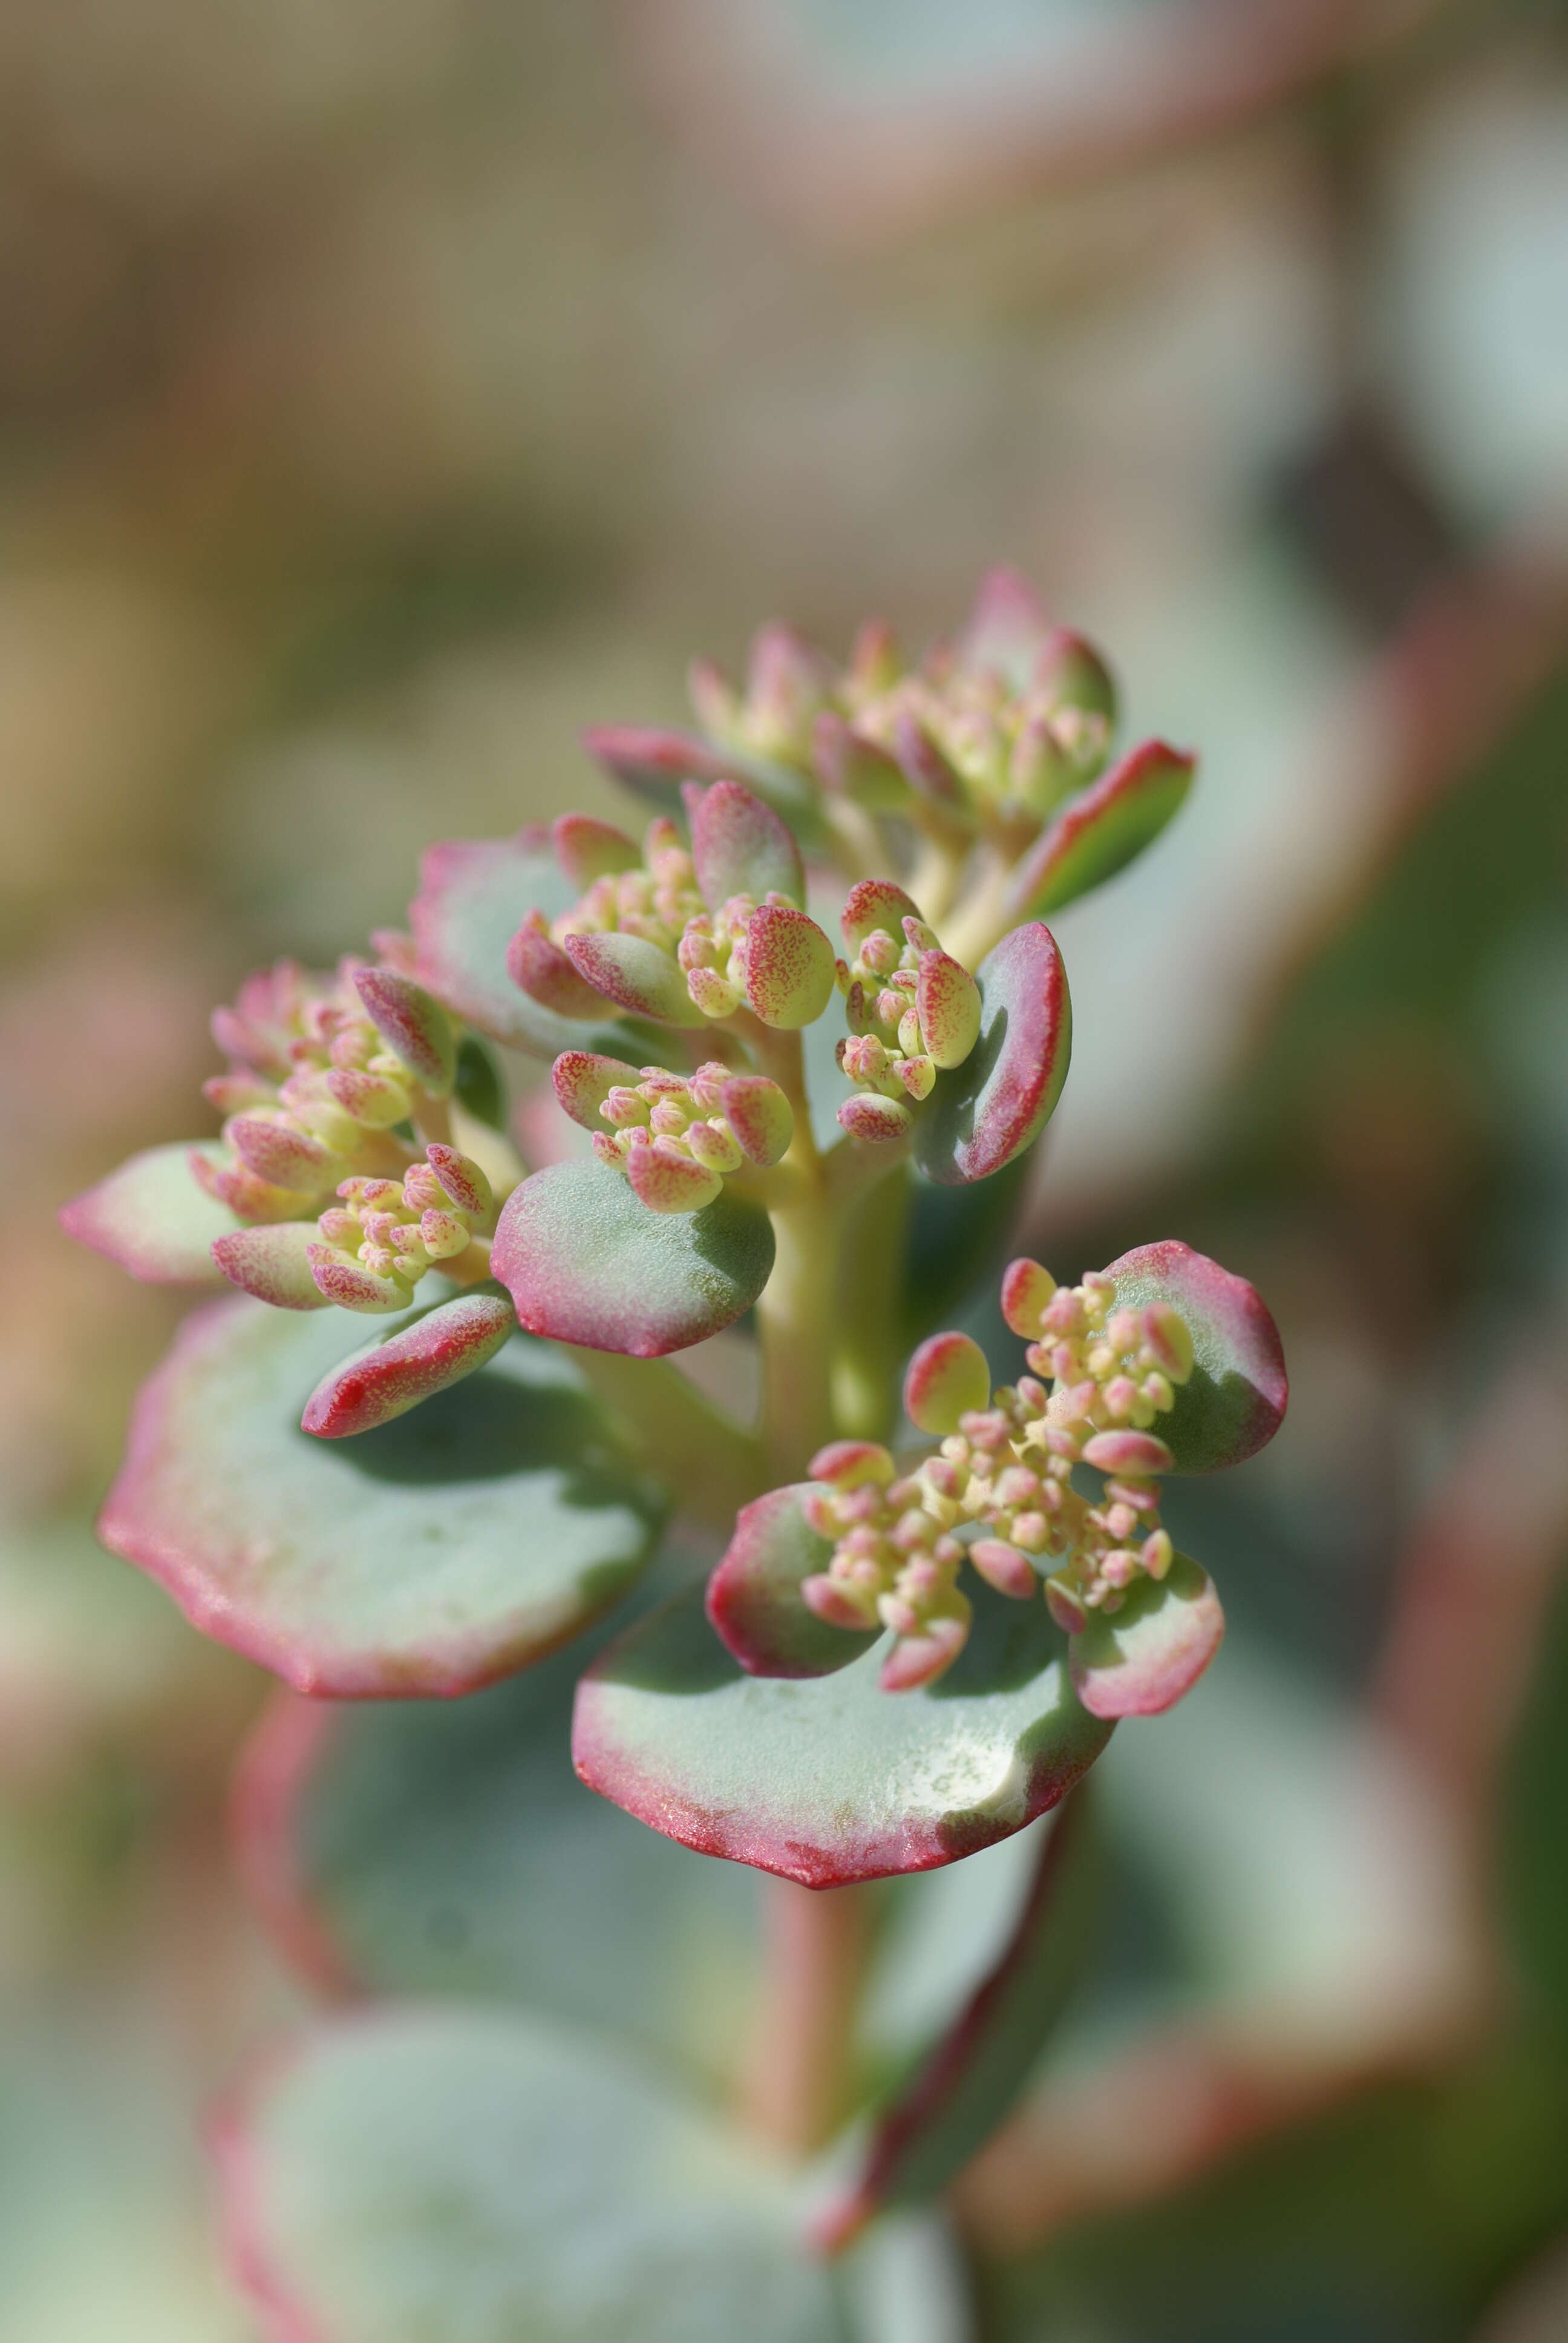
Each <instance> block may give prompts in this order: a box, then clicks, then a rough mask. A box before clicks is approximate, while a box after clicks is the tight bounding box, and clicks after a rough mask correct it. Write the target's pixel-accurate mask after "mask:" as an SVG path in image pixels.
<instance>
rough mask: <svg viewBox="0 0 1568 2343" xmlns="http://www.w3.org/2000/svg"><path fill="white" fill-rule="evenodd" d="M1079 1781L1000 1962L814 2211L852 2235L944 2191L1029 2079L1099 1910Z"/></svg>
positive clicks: (837, 2231) (1054, 1822)
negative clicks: (856, 2161)
mask: <svg viewBox="0 0 1568 2343" xmlns="http://www.w3.org/2000/svg"><path fill="white" fill-rule="evenodd" d="M1090 1795H1091V1793H1090V1792H1089V1790H1088V1789H1087V1788H1084V1789H1081V1790H1080V1791H1078V1792H1077V1793H1076V1795H1074V1796H1072V1797H1071V1798H1070V1799H1068V1800H1067V1801H1066V1802H1065V1803H1064V1804H1063V1805H1062V1806H1061V1807H1060V1809H1059V1811H1058V1813H1057V1814H1056V1815H1054V1816H1053V1817H1052V1818H1051V1819H1050V1820H1049V1821H1044V1822H1039V1823H1036V1824H1035V1825H1034V1832H1033V1835H1034V1836H1035V1838H1036V1839H1038V1840H1039V1842H1040V1844H1039V1846H1038V1848H1037V1849H1036V1852H1035V1869H1034V1875H1033V1877H1032V1879H1031V1881H1030V1887H1029V1892H1028V1894H1027V1896H1025V1898H1024V1902H1023V1908H1022V1909H1021V1911H1020V1914H1019V1916H1018V1918H1017V1921H1016V1922H1015V1924H1014V1926H1013V1929H1012V1933H1011V1935H1010V1936H1009V1938H1008V1941H1007V1943H1006V1945H1005V1946H1003V1948H1002V1950H1001V1952H1000V1956H998V1958H997V1960H996V1962H995V1963H994V1965H993V1966H992V1967H991V1968H990V1970H989V1971H988V1972H987V1974H986V1976H984V1978H983V1979H982V1980H981V1982H980V1984H979V1985H978V1986H976V1988H975V1990H974V1991H973V1993H972V1994H971V1995H970V1997H969V1999H968V2000H967V2001H966V2002H965V2004H964V2006H963V2007H962V2009H961V2010H960V2012H959V2014H958V2016H956V2017H955V2018H954V2020H953V2022H952V2024H951V2025H950V2026H948V2027H947V2028H946V2029H945V2031H944V2032H943V2033H942V2034H941V2035H940V2037H939V2038H938V2040H937V2041H936V2042H934V2043H933V2044H932V2046H931V2047H930V2050H929V2051H928V2052H927V2054H926V2056H924V2057H923V2058H922V2059H921V2060H920V2063H919V2064H918V2065H917V2066H916V2067H915V2069H914V2071H913V2073H912V2074H911V2075H910V2077H908V2078H907V2079H906V2080H905V2081H904V2082H903V2083H902V2084H901V2085H900V2088H899V2089H898V2091H897V2092H896V2093H895V2094H894V2096H893V2097H892V2099H891V2100H890V2104H889V2105H888V2106H887V2107H885V2108H883V2110H882V2111H881V2113H880V2114H879V2116H878V2117H877V2119H876V2122H875V2124H874V2126H873V2128H872V2133H871V2138H870V2143H869V2147H868V2148H867V2151H866V2155H865V2159H864V2162H863V2164H862V2166H861V2168H860V2172H859V2177H858V2179H857V2180H856V2182H855V2183H854V2185H853V2186H852V2187H851V2188H850V2189H849V2191H848V2192H847V2194H846V2195H844V2196H843V2197H840V2198H839V2200H838V2202H837V2203H836V2204H834V2205H832V2206H831V2207H829V2210H828V2212H827V2214H826V2215H825V2216H824V2217H821V2218H819V2220H818V2221H816V2222H814V2223H813V2225H812V2227H813V2234H814V2237H815V2238H816V2241H817V2243H818V2244H819V2245H820V2246H823V2247H826V2248H828V2249H829V2251H836V2250H838V2249H839V2248H840V2247H843V2246H845V2245H847V2244H849V2241H850V2240H851V2238H853V2237H855V2236H856V2235H857V2234H858V2233H859V2230H860V2229H861V2228H862V2227H864V2225H865V2223H866V2222H867V2221H869V2219H870V2218H871V2217H872V2216H873V2215H874V2214H875V2213H877V2212H878V2211H879V2209H880V2208H881V2207H883V2206H884V2205H908V2204H920V2203H923V2202H926V2201H929V2199H930V2198H931V2197H936V2196H939V2195H940V2192H941V2191H942V2190H943V2189H944V2188H945V2187H947V2186H948V2184H949V2182H950V2181H951V2180H952V2179H954V2178H955V2177H957V2175H958V2174H959V2172H960V2170H961V2169H962V2167H964V2165H965V2164H967V2163H968V2161H969V2159H970V2157H971V2156H972V2155H973V2154H974V2152H975V2150H976V2149H977V2148H979V2147H982V2146H983V2145H984V2143H985V2141H986V2140H988V2139H989V2138H990V2136H991V2134H992V2133H993V2132H994V2131H995V2129H996V2127H997V2126H998V2125H999V2124H1000V2122H1001V2120H1002V2118H1003V2117H1005V2116H1006V2115H1007V2114H1008V2112H1009V2110H1010V2108H1011V2107H1013V2106H1014V2105H1015V2103H1016V2102H1017V2100H1018V2099H1019V2097H1020V2095H1021V2094H1022V2092H1023V2090H1024V2088H1025V2087H1026V2085H1027V2084H1028V2083H1029V2081H1030V2077H1031V2074H1032V2071H1033V2068H1034V2066H1035V2064H1036V2062H1037V2061H1038V2059H1039V2056H1040V2051H1041V2050H1042V2049H1043V2048H1044V2046H1045V2044H1046V2043H1047V2042H1048V2041H1049V2040H1050V2036H1051V2035H1052V2033H1053V2032H1054V2031H1055V2028H1056V2025H1057V2021H1058V2020H1059V2018H1060V2016H1061V2014H1062V2011H1063V2009H1064V2008H1065V2007H1066V2006H1067V2002H1068V1999H1069V1997H1070V1994H1071V1992H1072V1988H1073V1986H1074V1985H1075V1984H1076V1983H1077V1981H1078V1979H1079V1976H1080V1974H1081V1966H1082V1962H1083V1956H1084V1954H1085V1951H1086V1949H1087V1947H1088V1946H1089V1943H1090V1941H1091V1936H1092V1932H1093V1928H1094V1926H1095V1922H1096V1920H1097V1919H1098V1916H1099V1910H1100V1902H1101V1897H1100V1893H1099V1891H1100V1886H1101V1865H1100V1862H1099V1860H1098V1850H1097V1848H1096V1846H1095V1845H1094V1834H1093V1831H1092V1828H1091V1821H1090V1814H1089V1806H1088V1801H1089V1798H1090Z"/></svg>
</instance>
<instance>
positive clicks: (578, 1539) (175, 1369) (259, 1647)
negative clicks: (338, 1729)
mask: <svg viewBox="0 0 1568 2343" xmlns="http://www.w3.org/2000/svg"><path fill="white" fill-rule="evenodd" d="M394 1331H396V1330H394ZM363 1334H364V1330H363V1327H362V1325H361V1324H360V1323H359V1322H357V1321H356V1320H355V1319H353V1318H349V1317H346V1316H344V1315H343V1313H342V1312H338V1311H336V1310H325V1311H322V1312H319V1313H318V1314H317V1315H313V1316H301V1315H298V1314H297V1313H295V1312H282V1311H276V1310H270V1309H268V1308H267V1306H266V1303H264V1302H251V1301H248V1300H244V1299H241V1300H236V1301H233V1302H220V1303H217V1304H216V1305H215V1306H213V1307H212V1308H210V1309H206V1310H202V1311H200V1312H197V1313H196V1315H195V1316H194V1317H193V1318H190V1319H187V1321H186V1324H185V1325H184V1327H183V1328H182V1329H181V1331H180V1334H179V1337H178V1340H177V1341H176V1344H175V1347H174V1349H173V1351H172V1352H171V1353H170V1355H169V1357H168V1358H167V1359H166V1361H165V1363H164V1364H163V1365H162V1366H161V1367H160V1368H159V1369H158V1371H157V1373H156V1374H155V1375H154V1376H153V1377H152V1379H151V1381H150V1382H149V1383H147V1384H146V1386H145V1387H144V1389H143V1391H142V1393H141V1397H140V1398H139V1400H138V1401H137V1403H136V1417H135V1421H134V1423H133V1427H132V1433H131V1443H130V1450H129V1453H128V1455H127V1457H126V1463H125V1464H124V1466H123V1467H122V1469H121V1472H120V1475H119V1478H118V1479H117V1480H116V1483H115V1486H114V1488H113V1489H112V1490H111V1491H110V1493H109V1496H108V1499H107V1502H106V1505H105V1507H104V1512H103V1516H102V1519H101V1520H100V1523H99V1534H100V1536H101V1537H102V1538H103V1540H104V1543H105V1544H106V1545H107V1546H109V1547H111V1548H112V1549H113V1551H114V1552H115V1553H116V1554H124V1555H125V1557H126V1560H127V1561H130V1562H135V1563H137V1564H140V1566H141V1567H142V1568H143V1569H145V1570H146V1571H148V1572H149V1573H150V1574H151V1575H152V1576H153V1577H155V1578H156V1579H157V1580H159V1582H160V1583H161V1584H163V1585H164V1586H166V1588H167V1589H168V1591H169V1593H170V1594H172V1595H173V1596H174V1597H175V1600H176V1602H177V1603H178V1604H180V1607H181V1608H182V1610H184V1611H185V1612H186V1614H187V1616H188V1617H189V1618H191V1619H192V1620H193V1621H194V1622H195V1624H196V1625H197V1626H198V1627H200V1628H202V1629H203V1630H204V1631H205V1632H206V1634H211V1635H213V1636H215V1637H216V1639H217V1641H218V1642H220V1643H226V1644H233V1645H234V1646H235V1647H236V1649H237V1650H239V1651H242V1652H245V1653H246V1654H248V1655H249V1656H250V1657H251V1658H253V1659H256V1660H259V1661H260V1662H261V1663H262V1664H263V1665H264V1666H266V1667H269V1668H272V1669H273V1670H274V1671H275V1672H276V1674H279V1675H281V1676H283V1677H285V1678H286V1681H287V1682H288V1683H290V1684H293V1685H294V1686H295V1687H296V1688H297V1690H298V1691H301V1692H309V1693H318V1694H331V1695H333V1696H335V1697H337V1698H340V1699H352V1698H356V1697H358V1696H361V1695H376V1694H383V1695H384V1694H403V1695H405V1696H423V1695H426V1694H433V1693H454V1692H464V1691H467V1690H470V1689H471V1688H472V1687H473V1686H474V1685H476V1684H486V1683H488V1682H489V1681H490V1680H491V1679H492V1678H494V1677H496V1676H499V1675H505V1674H508V1673H509V1671H511V1670H512V1669H514V1668H520V1667H526V1666H527V1665H528V1663H529V1662H530V1661H532V1660H535V1659H537V1658H538V1657H539V1656H540V1655H541V1654H543V1653H545V1652H547V1651H549V1650H551V1649H553V1648H554V1646H555V1645H556V1644H559V1643H562V1642H564V1641H565V1640H566V1639H567V1638H568V1636H570V1635H573V1634H576V1633H577V1632H578V1629H579V1628H581V1627H582V1626H584V1625H586V1624H588V1621H589V1620H591V1619H593V1618H595V1617H596V1616H597V1615H598V1614H599V1613H600V1612H601V1611H603V1610H605V1609H606V1608H608V1605H609V1604H611V1603H613V1602H614V1601H615V1600H616V1599H617V1597H618V1595H619V1594H622V1593H623V1592H624V1591H625V1589H626V1588H627V1587H628V1585H629V1584H631V1582H632V1581H633V1580H634V1579H635V1577H636V1576H637V1574H638V1572H639V1571H640V1569H641V1568H642V1566H643V1564H644V1563H645V1562H646V1560H647V1559H648V1554H649V1552H650V1550H651V1547H652V1544H653V1541H654V1537H655V1534H656V1531H657V1527H658V1515H659V1511H660V1507H659V1503H658V1499H657V1497H656V1495H655V1493H654V1491H653V1488H652V1485H651V1484H650V1483H648V1481H647V1480H646V1479H644V1478H642V1477H640V1476H638V1475H635V1474H633V1473H631V1472H630V1471H629V1470H628V1467H627V1466H626V1463H625V1462H624V1459H623V1457H622V1455H621V1453H620V1452H619V1450H618V1446H617V1444H616V1443H615V1439H614V1435H613V1433H612V1432H611V1429H610V1425H609V1423H608V1418H607V1417H606V1416H605V1414H604V1413H603V1411H602V1410H601V1409H600V1407H599V1406H598V1403H596V1402H595V1401H594V1400H593V1398H592V1397H591V1396H590V1395H589V1393H588V1389H587V1386H586V1383H585V1382H584V1379H583V1376H582V1374H581V1373H580V1371H579V1370H578V1368H577V1367H576V1366H575V1365H574V1364H573V1363H572V1362H571V1361H570V1360H568V1359H566V1358H563V1357H562V1356H561V1354H560V1353H558V1351H555V1350H552V1349H550V1348H549V1347H548V1346H547V1345H545V1344H542V1343H538V1342H530V1341H528V1339H527V1338H526V1337H524V1336H522V1335H516V1336H514V1337H513V1339H512V1340H511V1341H510V1342H508V1344H507V1346H506V1348H505V1349H504V1350H502V1351H501V1352H500V1353H498V1356H497V1357H496V1358H495V1359H493V1360H492V1361H491V1363H490V1364H489V1365H488V1366H487V1367H485V1368H484V1369H482V1370H481V1372H480V1373H477V1374H476V1375H471V1376H469V1377H468V1379H467V1382H465V1383H460V1384H458V1385H457V1387H456V1388H454V1389H452V1390H450V1391H446V1392H442V1393H438V1394H437V1396H436V1397H435V1398H433V1399H429V1400H427V1401H426V1402H425V1403H424V1405H423V1406H421V1407H419V1408H417V1409H416V1410H415V1412H414V1413H412V1414H410V1415H406V1416H401V1417H399V1418H398V1419H397V1422H396V1423H387V1424H383V1425H381V1426H380V1427H379V1428H378V1429H377V1430H375V1431H371V1432H366V1433H361V1434H360V1435H359V1437H358V1438H357V1439H355V1440H344V1441H323V1440H316V1439H312V1438H311V1437H310V1435H309V1434H308V1433H305V1432H303V1431H302V1430H301V1429H300V1423H299V1416H300V1410H301V1409H302V1407H303V1406H304V1404H305V1403H306V1401H307V1399H308V1398H309V1396H310V1393H311V1392H312V1390H313V1389H314V1388H315V1386H316V1385H317V1383H320V1381H321V1380H322V1378H323V1376H324V1375H325V1374H326V1373H327V1372H328V1371H329V1370H330V1369H331V1368H332V1367H334V1366H336V1365H337V1364H338V1363H340V1362H341V1360H342V1359H343V1358H344V1357H345V1356H346V1355H347V1353H350V1352H352V1351H357V1349H358V1348H359V1346H360V1343H361V1342H362V1341H363Z"/></svg>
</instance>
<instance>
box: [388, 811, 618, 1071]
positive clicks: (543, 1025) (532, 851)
mask: <svg viewBox="0 0 1568 2343" xmlns="http://www.w3.org/2000/svg"><path fill="white" fill-rule="evenodd" d="M578 891H579V890H578V889H577V888H575V887H574V886H573V885H572V883H571V881H570V880H568V878H567V876H566V874H565V872H564V871H563V870H561V869H560V868H559V866H558V863H557V861H556V859H555V856H554V854H553V853H552V852H551V850H550V841H549V832H548V830H543V829H530V830H519V831H518V834H517V836H516V837H515V838H455V839H447V840H443V841H442V842H441V843H440V844H438V845H436V846H431V847H427V849H426V850H425V852H424V854H423V856H422V857H421V858H420V862H419V891H418V893H417V895H416V896H415V898H414V900H413V901H412V903H410V905H409V906H408V920H409V924H410V926H411V927H412V929H413V930H414V941H415V950H416V957H415V966H414V971H413V972H414V974H415V975H417V978H418V980H419V981H420V983H421V984H425V985H428V987H429V989H430V990H431V991H432V992H433V993H434V994H435V995H436V997H437V1000H439V1001H443V1002H445V1004H446V1006H447V1008H448V1009H451V1010H453V1011H456V1013H457V1016H459V1017H461V1018H462V1019H463V1020H464V1021H466V1022H467V1024H469V1025H473V1026H475V1027H477V1030H478V1031H480V1032H481V1033H487V1034H488V1035H489V1037H490V1039H491V1041H505V1042H506V1043H507V1044H508V1046H509V1047H510V1048H512V1049H514V1050H527V1051H530V1052H531V1053H532V1055H534V1056H535V1057H540V1058H553V1057H555V1056H556V1055H557V1054H558V1052H559V1051H562V1050H572V1049H582V1050H608V1051H610V1052H611V1053H612V1054H613V1055H616V1056H619V1057H630V1058H640V1057H641V1055H642V1050H641V1048H640V1046H639V1044H638V1041H637V1038H636V1036H635V1035H634V1034H632V1033H631V1032H630V1031H628V1029H627V1027H626V1026H625V1025H624V1024H621V1023H619V1022H618V1021H615V1020H614V1019H613V1018H612V1017H611V1016H610V1015H609V1014H608V1012H607V1014H606V1017H605V1020H604V1022H603V1024H602V1025H598V1026H595V1025H588V1024H583V1023H581V1022H579V1021H578V1020H576V1019H575V1018H569V1017H563V1016H561V1015H559V1014H558V1011H555V1010H552V1009H546V1008H543V1007H541V1005H540V1004H539V1003H538V1001H532V1000H530V999H529V997H528V994H527V993H526V992H524V991H523V990H521V988H520V987H519V986H518V985H517V984H515V983H514V982H513V980H512V978H511V976H510V975H509V974H508V969H507V947H508V944H509V943H510V942H511V940H512V938H513V937H514V936H515V935H516V934H517V932H518V929H519V928H520V927H521V925H522V923H523V920H524V919H525V918H526V916H527V915H528V912H529V911H536V910H537V911H542V912H543V913H544V914H545V917H546V918H547V919H554V918H555V917H556V916H557V914H558V913H559V912H561V911H566V910H570V908H571V906H572V904H573V903H575V902H576V900H577V899H578Z"/></svg>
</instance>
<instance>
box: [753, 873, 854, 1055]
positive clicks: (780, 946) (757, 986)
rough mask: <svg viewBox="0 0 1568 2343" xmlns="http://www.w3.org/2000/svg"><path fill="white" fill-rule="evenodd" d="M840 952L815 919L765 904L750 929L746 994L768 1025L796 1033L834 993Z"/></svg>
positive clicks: (823, 1006)
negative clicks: (834, 948)
mask: <svg viewBox="0 0 1568 2343" xmlns="http://www.w3.org/2000/svg"><path fill="white" fill-rule="evenodd" d="M837 970H838V956H837V954H836V953H835V951H834V950H833V947H832V945H831V944H830V943H829V940H828V939H827V937H826V936H825V935H824V934H823V933H822V930H821V929H820V928H819V926H818V925H817V922H816V920H812V919H808V917H807V915H806V913H805V912H804V911H797V910H792V909H791V908H790V907H789V905H788V904H785V903H764V904H762V905H761V906H760V907H759V909H758V910H755V911H753V913H752V914H751V919H750V921H749V925H748V928H747V930H746V998H747V1000H748V1001H749V1003H750V1005H751V1008H752V1010H753V1011H754V1012H755V1013H756V1015H757V1016H759V1018H760V1019H761V1020H762V1022H763V1024H764V1025H771V1026H773V1027H775V1028H776V1029H777V1030H778V1031H782V1032H795V1031H799V1028H800V1027H801V1026H802V1025H810V1024H813V1023H814V1022H815V1021H816V1020H817V1019H818V1018H819V1017H820V1015H821V1014H822V1011H823V1010H824V1009H826V1007H827V1006H828V1003H829V1001H831V999H832V998H833V986H834V982H835V980H836V976H837Z"/></svg>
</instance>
